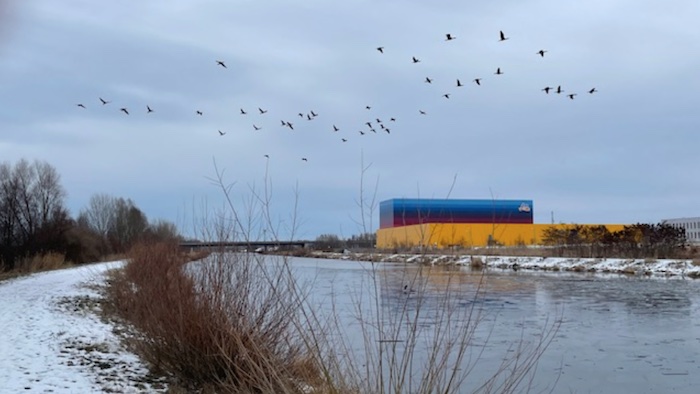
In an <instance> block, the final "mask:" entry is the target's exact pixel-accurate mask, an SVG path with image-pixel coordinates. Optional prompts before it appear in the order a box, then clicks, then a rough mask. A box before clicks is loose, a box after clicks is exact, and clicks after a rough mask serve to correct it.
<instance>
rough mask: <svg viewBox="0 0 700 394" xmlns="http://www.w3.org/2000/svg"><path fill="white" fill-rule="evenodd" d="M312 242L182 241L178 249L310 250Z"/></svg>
mask: <svg viewBox="0 0 700 394" xmlns="http://www.w3.org/2000/svg"><path fill="white" fill-rule="evenodd" d="M311 246H313V241H183V242H180V247H181V248H183V249H187V250H190V251H192V250H202V249H204V250H221V249H224V250H251V251H252V250H257V249H260V248H262V249H263V250H268V249H275V248H276V249H295V248H301V249H305V248H310V247H311Z"/></svg>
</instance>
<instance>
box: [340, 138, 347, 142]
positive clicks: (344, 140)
mask: <svg viewBox="0 0 700 394" xmlns="http://www.w3.org/2000/svg"><path fill="white" fill-rule="evenodd" d="M340 140H341V141H343V142H348V140H346V139H345V138H341V139H340Z"/></svg>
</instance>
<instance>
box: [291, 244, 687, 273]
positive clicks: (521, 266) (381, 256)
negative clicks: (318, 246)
mask: <svg viewBox="0 0 700 394" xmlns="http://www.w3.org/2000/svg"><path fill="white" fill-rule="evenodd" d="M304 257H310V258H323V259H333V260H355V261H373V262H381V263H416V264H430V265H461V266H469V267H472V268H476V269H499V270H516V271H517V270H532V271H569V272H589V273H611V274H623V275H645V276H664V277H686V278H694V279H695V278H697V279H700V262H698V261H694V260H692V259H648V258H647V259H620V258H570V257H538V256H487V255H467V254H459V253H455V254H439V253H434V254H433V253H431V254H410V253H380V252H372V253H370V252H361V253H355V252H351V251H347V250H346V251H344V252H322V251H312V252H310V253H309V254H307V255H305V256H304Z"/></svg>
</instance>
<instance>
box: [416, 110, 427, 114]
mask: <svg viewBox="0 0 700 394" xmlns="http://www.w3.org/2000/svg"><path fill="white" fill-rule="evenodd" d="M418 112H419V113H420V114H421V115H425V114H426V112H425V111H423V110H422V109H419V110H418Z"/></svg>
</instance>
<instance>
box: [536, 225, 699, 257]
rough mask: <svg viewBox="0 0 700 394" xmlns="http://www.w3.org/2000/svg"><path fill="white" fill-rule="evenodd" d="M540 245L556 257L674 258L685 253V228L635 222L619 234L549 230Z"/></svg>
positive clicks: (584, 228)
mask: <svg viewBox="0 0 700 394" xmlns="http://www.w3.org/2000/svg"><path fill="white" fill-rule="evenodd" d="M542 241H543V243H544V244H545V245H549V246H555V247H556V251H557V254H558V255H559V256H564V255H568V256H576V257H611V256H618V257H627V258H646V257H649V258H677V257H684V255H685V254H687V246H688V243H687V238H686V234H685V229H683V228H681V227H675V226H673V225H671V224H668V223H658V224H648V223H636V224H631V225H626V226H624V227H623V228H622V230H619V231H610V230H608V229H607V227H605V226H603V225H599V226H583V225H576V224H573V225H570V226H567V227H565V228H561V227H550V228H547V229H546V230H545V231H544V234H543V239H542Z"/></svg>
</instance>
